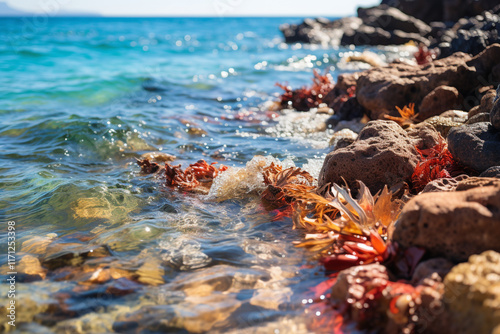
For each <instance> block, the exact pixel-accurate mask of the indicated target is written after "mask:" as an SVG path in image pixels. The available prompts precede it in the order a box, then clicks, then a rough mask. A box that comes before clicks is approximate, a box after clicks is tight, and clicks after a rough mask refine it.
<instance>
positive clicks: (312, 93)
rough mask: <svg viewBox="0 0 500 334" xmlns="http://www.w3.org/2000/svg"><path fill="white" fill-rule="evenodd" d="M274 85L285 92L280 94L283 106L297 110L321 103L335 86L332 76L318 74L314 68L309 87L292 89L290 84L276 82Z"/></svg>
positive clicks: (303, 109) (305, 109) (314, 106)
mask: <svg viewBox="0 0 500 334" xmlns="http://www.w3.org/2000/svg"><path fill="white" fill-rule="evenodd" d="M276 86H278V87H280V88H281V89H283V90H284V91H285V92H284V93H283V94H281V96H280V101H279V102H280V104H281V106H282V107H283V108H290V107H291V108H294V109H295V110H298V111H308V110H309V109H311V108H316V107H318V106H319V105H320V104H321V103H323V99H324V98H325V97H326V95H327V94H328V93H329V92H330V91H331V90H332V89H333V88H334V87H335V84H334V82H333V78H332V76H331V75H330V74H329V73H326V74H324V75H320V74H319V73H318V71H316V70H314V77H313V84H312V86H311V87H302V88H298V89H295V90H292V88H291V87H290V86H285V85H283V84H280V83H276Z"/></svg>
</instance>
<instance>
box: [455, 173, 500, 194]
mask: <svg viewBox="0 0 500 334" xmlns="http://www.w3.org/2000/svg"><path fill="white" fill-rule="evenodd" d="M487 186H497V187H500V180H499V179H497V178H494V177H477V176H473V177H468V178H465V179H463V180H460V181H459V182H458V183H457V187H456V188H455V191H464V190H469V189H472V188H478V187H487Z"/></svg>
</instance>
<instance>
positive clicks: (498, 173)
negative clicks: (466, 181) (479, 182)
mask: <svg viewBox="0 0 500 334" xmlns="http://www.w3.org/2000/svg"><path fill="white" fill-rule="evenodd" d="M479 176H481V177H496V178H497V179H500V166H493V167H490V168H488V169H487V170H485V171H484V172H482V173H481V175H479Z"/></svg>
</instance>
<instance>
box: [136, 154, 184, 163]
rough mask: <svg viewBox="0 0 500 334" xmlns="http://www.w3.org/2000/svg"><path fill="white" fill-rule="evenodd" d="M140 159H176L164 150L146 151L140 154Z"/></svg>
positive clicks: (163, 160) (165, 160)
mask: <svg viewBox="0 0 500 334" xmlns="http://www.w3.org/2000/svg"><path fill="white" fill-rule="evenodd" d="M140 159H141V160H144V159H148V160H151V161H154V162H167V161H174V160H175V159H177V157H176V156H175V155H171V154H168V153H164V152H147V153H144V154H142V155H141V157H140Z"/></svg>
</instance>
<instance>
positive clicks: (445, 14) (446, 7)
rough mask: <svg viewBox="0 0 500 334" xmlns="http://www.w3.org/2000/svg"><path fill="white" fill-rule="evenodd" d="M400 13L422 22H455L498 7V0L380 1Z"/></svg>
mask: <svg viewBox="0 0 500 334" xmlns="http://www.w3.org/2000/svg"><path fill="white" fill-rule="evenodd" d="M382 3H383V4H387V5H389V6H393V7H396V8H398V9H399V10H401V11H402V12H404V13H406V14H408V15H411V16H414V17H416V18H418V19H420V20H422V21H424V22H427V23H430V22H433V21H445V22H446V21H452V22H456V21H457V20H458V19H460V18H461V17H464V16H473V15H477V14H481V13H482V12H483V11H485V10H491V9H492V8H495V6H497V5H498V0H419V1H415V0H382Z"/></svg>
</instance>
